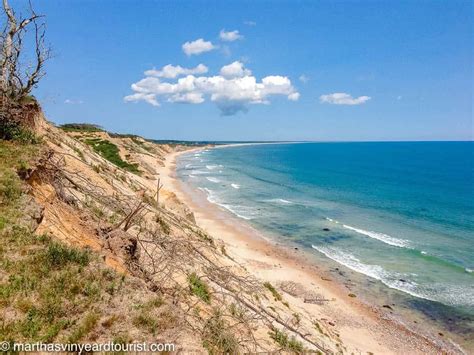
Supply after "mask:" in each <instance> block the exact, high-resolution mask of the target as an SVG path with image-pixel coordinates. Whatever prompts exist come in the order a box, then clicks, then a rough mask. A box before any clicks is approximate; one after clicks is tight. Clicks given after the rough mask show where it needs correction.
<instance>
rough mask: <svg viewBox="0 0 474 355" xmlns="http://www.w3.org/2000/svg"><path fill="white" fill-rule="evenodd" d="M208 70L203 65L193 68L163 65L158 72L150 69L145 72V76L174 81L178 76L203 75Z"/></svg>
mask: <svg viewBox="0 0 474 355" xmlns="http://www.w3.org/2000/svg"><path fill="white" fill-rule="evenodd" d="M208 70H209V69H208V68H207V67H206V66H205V65H204V64H199V65H197V66H196V67H195V68H183V67H182V66H180V65H176V66H174V65H172V64H168V65H165V66H164V67H163V68H161V69H160V70H156V69H151V70H147V71H146V72H145V75H146V76H156V77H158V78H167V79H174V78H176V77H178V76H182V75H189V74H204V73H207V71H208Z"/></svg>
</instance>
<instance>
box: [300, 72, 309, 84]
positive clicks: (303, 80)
mask: <svg viewBox="0 0 474 355" xmlns="http://www.w3.org/2000/svg"><path fill="white" fill-rule="evenodd" d="M298 79H300V81H301V82H302V83H305V84H306V83H307V82H308V81H309V77H308V76H306V75H304V74H301V75H300V77H299V78H298Z"/></svg>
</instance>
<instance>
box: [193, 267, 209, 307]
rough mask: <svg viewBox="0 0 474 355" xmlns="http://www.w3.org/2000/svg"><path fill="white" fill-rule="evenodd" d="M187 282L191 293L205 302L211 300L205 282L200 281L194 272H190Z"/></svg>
mask: <svg viewBox="0 0 474 355" xmlns="http://www.w3.org/2000/svg"><path fill="white" fill-rule="evenodd" d="M188 282H189V289H190V290H191V293H192V294H193V295H195V296H197V297H199V298H200V299H202V300H203V301H204V302H206V303H210V302H211V294H210V293H209V288H208V286H207V284H206V283H205V282H204V281H202V280H201V279H200V278H199V277H198V276H197V275H196V273H194V272H193V273H192V274H191V275H189V276H188Z"/></svg>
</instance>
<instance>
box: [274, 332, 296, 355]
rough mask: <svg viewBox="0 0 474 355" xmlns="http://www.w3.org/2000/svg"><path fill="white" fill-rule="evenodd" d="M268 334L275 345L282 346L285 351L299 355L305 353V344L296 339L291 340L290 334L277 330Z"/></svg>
mask: <svg viewBox="0 0 474 355" xmlns="http://www.w3.org/2000/svg"><path fill="white" fill-rule="evenodd" d="M268 334H269V335H270V338H272V339H273V340H274V341H275V343H277V344H278V345H280V347H281V348H282V349H283V350H287V351H292V352H295V353H298V354H301V353H303V352H304V347H303V344H302V343H301V342H300V341H298V340H296V338H295V337H291V338H290V337H289V336H288V334H286V333H285V332H283V331H281V330H278V329H276V328H275V329H273V330H272V331H271V332H270V333H268Z"/></svg>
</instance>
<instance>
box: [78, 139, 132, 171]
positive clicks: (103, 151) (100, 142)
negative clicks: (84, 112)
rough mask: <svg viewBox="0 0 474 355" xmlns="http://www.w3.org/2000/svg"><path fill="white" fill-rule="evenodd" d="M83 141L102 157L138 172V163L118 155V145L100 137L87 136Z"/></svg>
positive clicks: (120, 166)
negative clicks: (132, 162)
mask: <svg viewBox="0 0 474 355" xmlns="http://www.w3.org/2000/svg"><path fill="white" fill-rule="evenodd" d="M84 142H85V143H86V144H88V145H90V146H91V147H92V149H94V151H95V152H96V153H98V154H100V155H101V156H102V157H104V158H105V159H107V160H108V161H110V162H111V163H113V164H115V165H116V166H118V167H119V168H122V169H124V170H127V171H130V172H132V173H134V174H139V173H140V170H139V169H138V164H130V163H128V162H126V161H125V160H123V159H122V158H121V157H120V154H119V149H118V147H117V146H116V145H115V144H113V143H112V142H110V141H108V140H106V139H101V138H88V139H86V140H84Z"/></svg>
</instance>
